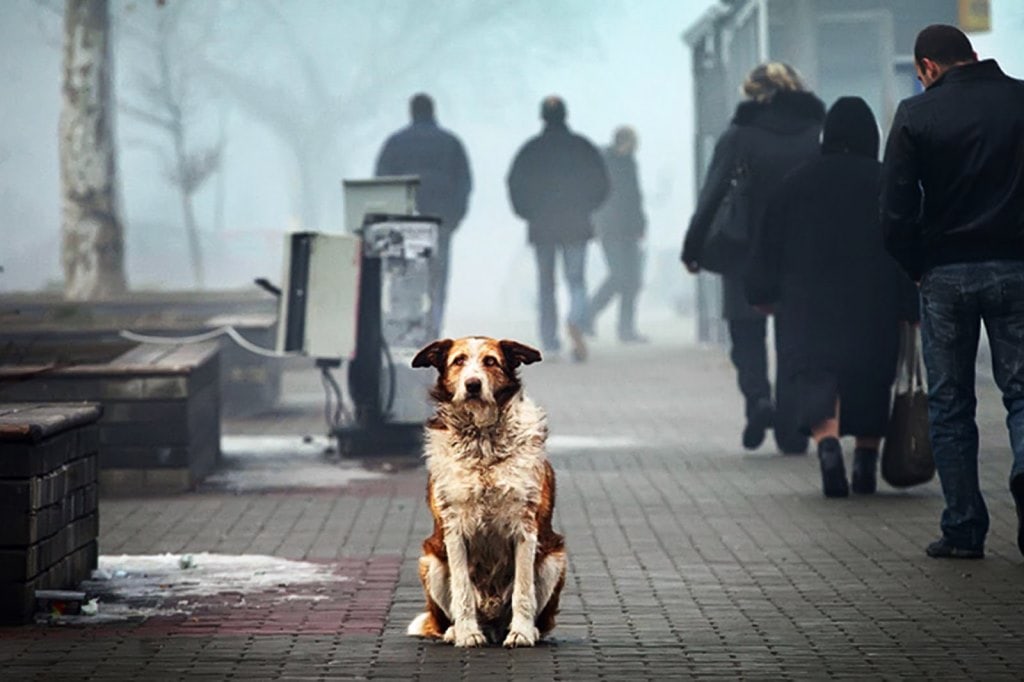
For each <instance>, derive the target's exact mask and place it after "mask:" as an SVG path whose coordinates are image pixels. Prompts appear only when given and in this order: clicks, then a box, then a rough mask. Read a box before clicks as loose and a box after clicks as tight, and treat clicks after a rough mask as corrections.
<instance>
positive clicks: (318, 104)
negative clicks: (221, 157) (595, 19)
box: [205, 0, 589, 229]
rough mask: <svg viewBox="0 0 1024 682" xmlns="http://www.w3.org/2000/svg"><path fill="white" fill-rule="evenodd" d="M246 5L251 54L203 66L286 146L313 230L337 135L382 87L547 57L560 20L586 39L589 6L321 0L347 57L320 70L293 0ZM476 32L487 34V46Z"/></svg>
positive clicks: (358, 118) (373, 103)
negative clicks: (451, 69)
mask: <svg viewBox="0 0 1024 682" xmlns="http://www.w3.org/2000/svg"><path fill="white" fill-rule="evenodd" d="M245 7H246V9H247V10H249V11H252V12H254V13H256V14H255V15H254V16H255V17H256V19H255V22H254V24H255V25H256V26H257V27H258V28H257V29H256V30H255V31H254V34H250V35H248V36H247V37H246V43H247V45H249V46H251V47H250V49H253V50H255V54H253V55H251V57H249V58H247V59H242V58H240V53H239V52H232V53H230V54H229V55H228V57H229V58H230V59H231V66H227V65H225V64H224V63H223V60H222V61H217V60H213V59H211V60H210V62H209V63H208V64H207V65H206V67H205V70H206V71H207V72H208V73H209V74H210V75H212V76H213V77H214V78H215V79H216V81H217V82H218V83H219V84H220V85H221V87H222V88H223V89H224V90H225V92H226V93H227V94H229V95H230V96H232V97H233V98H234V99H235V101H237V102H238V103H239V104H240V106H241V107H242V108H243V109H244V110H245V111H247V112H249V113H250V114H251V115H253V116H254V117H255V118H256V119H258V120H260V121H261V122H262V123H263V124H264V125H265V126H266V127H267V128H268V129H269V130H270V131H271V132H273V133H274V134H275V135H276V136H277V137H278V138H279V139H280V140H281V141H282V142H283V143H284V144H285V146H286V147H287V148H288V149H289V150H290V151H291V153H292V156H293V158H294V160H295V164H296V168H297V174H298V183H297V193H298V196H297V203H298V206H297V209H298V214H299V215H298V218H299V220H300V221H301V225H302V226H303V227H306V228H311V229H312V228H317V227H320V224H319V218H320V212H321V210H322V208H323V193H324V191H325V190H326V189H327V188H329V187H330V186H331V185H332V184H333V185H334V186H335V187H337V183H338V182H339V181H340V176H339V175H338V171H337V159H336V157H335V156H334V152H335V150H336V146H337V141H338V139H339V137H340V134H341V133H342V132H343V131H344V132H346V133H348V134H351V133H352V131H353V129H354V128H356V126H358V125H359V124H361V123H364V122H366V121H367V120H371V119H372V118H373V117H374V116H376V115H378V114H379V111H380V106H381V103H382V101H383V100H384V98H385V97H387V96H388V94H389V92H393V91H394V90H395V89H401V90H403V91H404V90H407V89H409V88H410V87H413V86H414V84H415V83H417V82H418V81H419V79H420V78H421V77H422V76H423V75H424V74H429V73H431V72H433V71H436V70H437V69H439V68H441V67H442V65H443V64H452V63H456V64H457V63H460V62H462V63H472V64H474V66H475V67H477V68H478V70H480V71H483V72H487V71H493V72H499V73H509V72H513V73H514V72H516V71H517V70H518V69H519V68H521V67H522V65H523V63H524V62H525V61H527V60H528V59H529V58H530V57H531V56H533V57H537V56H540V57H541V58H542V59H541V61H553V60H555V59H557V56H558V53H559V51H564V49H565V44H564V41H565V35H564V32H563V31H561V30H560V29H558V28H556V27H557V26H565V25H567V23H568V25H573V26H574V27H575V29H576V32H575V34H574V36H573V40H574V45H577V46H578V45H579V44H580V43H584V42H586V40H587V33H588V30H589V29H588V25H587V24H588V22H587V20H586V14H587V4H586V2H582V1H580V2H576V1H574V0H563V2H560V3H548V2H545V1H544V0H521V1H520V2H509V0H446V1H445V2H442V3H436V4H429V5H428V4H427V3H422V2H418V1H417V0H405V1H399V2H377V1H376V0H374V1H373V2H354V1H351V0H350V1H347V2H337V3H325V4H324V5H323V7H324V8H325V12H327V11H330V12H334V14H331V15H330V16H328V17H325V18H324V21H325V22H330V23H331V25H335V26H337V27H338V30H337V36H336V38H335V40H337V41H339V42H341V43H342V44H344V46H345V50H344V53H345V55H346V57H345V59H344V61H342V62H333V63H332V64H331V65H330V66H329V67H327V68H324V67H322V66H321V64H320V63H319V62H318V60H317V58H316V57H315V56H314V54H313V52H312V50H311V47H310V40H309V38H308V36H306V35H304V34H303V32H302V31H300V30H297V29H296V27H295V26H293V24H292V21H291V17H290V16H289V11H288V9H289V8H290V7H293V5H289V4H287V3H278V2H275V1H273V0H262V1H261V2H251V3H247V4H246V6H245ZM306 7H308V5H306ZM556 17H557V18H558V19H559V20H558V21H554V20H553V19H555V18H556ZM566 17H572V18H573V19H574V21H571V22H566V21H565V19H566ZM481 32H489V35H490V36H491V38H492V39H491V40H489V41H484V45H485V47H484V48H481V47H480V45H481V40H480V34H481ZM523 36H528V38H529V40H528V41H525V42H524V41H523ZM531 52H532V53H533V54H532V55H531ZM282 55H283V57H284V59H286V60H289V62H288V63H289V66H288V71H287V74H286V75H282V73H281V71H280V70H279V67H280V64H281V61H282ZM268 59H269V60H271V61H270V63H271V64H272V66H271V67H270V68H263V69H260V68H257V69H253V70H251V71H250V72H248V73H246V72H244V71H243V70H241V69H240V68H239V67H238V66H237V65H236V64H237V63H238V62H248V63H250V64H251V63H254V62H255V63H259V62H260V61H261V60H268ZM488 67H490V68H488ZM495 67H499V68H495ZM275 69H277V70H275ZM503 78H504V76H503ZM409 94H411V91H410V93H409Z"/></svg>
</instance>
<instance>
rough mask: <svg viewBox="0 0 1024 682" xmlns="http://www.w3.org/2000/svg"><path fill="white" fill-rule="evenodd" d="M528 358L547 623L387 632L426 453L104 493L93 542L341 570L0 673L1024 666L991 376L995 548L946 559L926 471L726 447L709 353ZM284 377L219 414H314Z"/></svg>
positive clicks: (724, 375)
mask: <svg viewBox="0 0 1024 682" xmlns="http://www.w3.org/2000/svg"><path fill="white" fill-rule="evenodd" d="M524 376H525V378H526V383H527V386H528V389H529V391H530V393H531V394H532V395H533V396H534V398H535V399H537V400H538V402H540V403H541V404H543V405H544V406H545V407H546V408H547V409H548V412H549V415H550V420H551V427H552V433H553V437H552V442H551V446H552V447H551V450H552V454H551V456H552V460H553V462H554V465H555V469H556V471H557V473H558V476H559V486H560V487H559V497H558V506H557V514H556V517H557V518H556V523H557V527H558V528H559V529H560V530H561V531H562V532H563V533H565V535H566V539H567V541H568V547H569V551H570V558H571V567H570V576H569V581H568V584H567V586H566V590H565V593H564V598H563V603H562V614H561V616H560V619H559V625H558V627H557V628H556V630H555V632H554V637H553V638H552V639H551V641H549V642H546V643H544V644H543V645H541V646H538V647H537V648H536V649H532V650H516V651H505V650H502V649H499V648H491V649H484V650H471V651H466V650H456V649H454V648H452V647H449V646H446V645H440V644H434V643H424V642H418V641H416V640H413V639H410V638H408V637H406V636H404V634H403V633H404V628H405V625H406V624H407V623H408V621H409V619H411V618H412V617H413V616H414V615H415V614H416V613H417V612H418V611H419V610H420V608H421V606H422V596H421V591H420V586H419V583H418V580H417V577H416V567H415V559H416V556H417V555H418V550H419V543H420V542H421V540H422V539H423V538H424V537H425V536H426V535H427V534H428V533H429V530H430V529H429V525H430V521H429V518H428V515H427V513H426V510H425V508H424V505H423V503H422V484H423V472H422V470H421V469H400V470H398V471H397V472H396V473H393V474H389V475H388V476H387V477H385V478H377V479H374V480H370V481H365V482H361V481H358V480H355V481H353V482H351V483H347V484H345V485H343V486H340V487H337V488H333V489H332V488H328V489H319V490H312V489H305V488H296V489H294V490H275V491H271V492H250V493H243V494H230V493H226V492H224V491H220V490H208V491H205V492H199V493H193V494H188V495H181V496H176V497H169V498H162V499H153V498H145V499H104V500H102V501H101V536H100V547H101V552H102V553H103V554H105V555H111V554H122V553H128V554H151V553H159V552H171V553H184V552H203V551H208V552H218V553H225V554H238V553H257V554H270V555H274V556H278V557H283V558H290V559H301V560H307V561H317V562H326V563H328V564H333V565H336V566H337V567H338V570H340V571H343V572H347V573H349V574H351V575H352V576H353V577H354V578H355V580H354V582H353V583H352V585H351V587H355V588H356V589H354V590H353V589H346V590H338V591H337V593H330V594H331V597H332V599H331V600H330V601H331V607H330V608H327V613H328V615H327V616H323V617H319V619H313V620H312V621H311V620H310V617H309V612H310V610H311V606H310V603H309V602H307V601H302V600H296V601H294V602H291V603H289V602H284V603H283V604H282V603H277V605H276V606H275V607H274V609H276V611H272V612H266V613H262V614H260V613H258V611H253V612H252V614H251V617H247V618H242V619H239V618H238V614H237V613H234V614H232V613H231V611H230V609H229V610H227V611H221V612H218V611H217V610H216V609H211V610H207V611H204V612H200V613H198V615H197V614H193V616H192V618H194V619H196V621H195V622H194V623H189V621H188V619H187V618H186V619H179V620H178V621H173V620H170V621H168V620H164V621H160V620H156V621H154V620H152V619H151V620H150V621H146V622H144V623H142V624H139V623H122V624H115V625H103V626H101V625H92V626H88V627H85V628H58V627H53V626H33V627H27V628H18V629H6V630H0V670H3V676H4V678H5V679H18V680H21V679H25V680H28V679H103V680H106V679H140V678H144V677H145V678H149V679H154V680H163V679H189V680H205V679H211V680H212V679H228V678H230V679H244V680H261V679H295V680H299V679H375V680H376V679H396V680H397V679H402V680H408V679H424V680H432V679H438V680H442V679H445V680H447V679H453V680H456V679H464V680H475V679H484V678H490V679H535V680H546V679H573V680H577V679H579V680H583V679H616V680H633V679H656V680H666V679H689V678H699V679H703V678H730V679H736V678H743V679H828V678H837V679H838V678H850V679H871V678H891V679H899V678H910V679H930V678H937V677H956V678H973V679H983V680H997V679H1021V676H1022V675H1021V672H1020V671H1022V670H1024V647H1022V646H1021V645H1020V637H1021V635H1022V634H1024V609H1022V608H1021V606H1022V604H1024V559H1022V557H1021V556H1020V555H1019V554H1018V552H1017V549H1016V547H1015V544H1014V540H1013V539H1014V531H1015V522H1016V519H1015V516H1014V513H1013V507H1012V503H1011V501H1010V497H1009V493H1008V492H1007V491H1006V490H1005V478H1006V475H1007V472H1008V470H1009V463H1010V456H1009V451H1008V446H1007V440H1006V431H1005V427H1004V425H1003V413H1002V406H1001V404H1000V403H999V401H998V398H997V396H996V395H995V393H994V389H993V387H992V386H991V385H990V384H988V383H986V384H985V385H984V386H983V388H982V392H981V399H980V405H979V412H980V419H979V422H980V427H981V432H982V438H983V476H982V478H983V485H984V490H985V492H986V496H987V500H988V503H989V507H990V511H991V514H992V530H991V532H990V536H989V543H988V547H987V553H988V556H987V558H986V559H985V560H984V561H980V562H951V561H936V560H932V559H928V558H927V557H925V556H924V554H923V546H924V544H925V543H926V542H927V541H929V540H931V539H933V537H934V536H935V535H936V533H937V519H938V514H939V511H940V509H941V497H940V496H939V492H938V486H937V483H934V482H933V483H931V484H929V485H927V486H922V487H921V488H918V489H914V490H911V491H904V492H900V491H894V490H891V489H889V488H887V487H886V486H885V485H884V484H883V485H882V486H881V490H880V492H879V494H877V495H875V496H873V497H868V498H858V497H852V498H849V499H846V500H826V499H824V498H823V497H822V496H821V493H820V490H819V485H820V483H819V479H818V473H817V467H816V461H815V460H814V459H813V458H812V457H782V456H778V455H775V454H774V453H773V452H772V450H771V449H770V448H769V447H768V446H767V445H766V446H765V447H764V448H763V449H762V450H760V451H758V452H755V453H745V452H743V451H742V450H741V449H740V448H739V435H738V433H739V429H740V426H741V423H740V419H739V412H740V400H739V397H738V395H737V394H736V391H735V389H734V388H733V378H732V374H731V372H730V370H729V366H728V361H727V360H726V358H725V357H724V355H723V354H722V353H721V352H720V351H716V350H699V349H693V348H686V349H684V348H681V347H675V346H671V345H665V344H662V345H655V346H653V347H650V348H645V349H638V350H635V351H633V350H626V349H620V348H617V347H614V346H601V345H598V346H597V348H596V350H595V353H594V358H593V361H592V362H591V363H590V364H588V365H587V366H585V367H581V366H574V365H570V364H553V363H551V364H548V363H541V364H540V365H536V366H533V367H529V368H525V370H524ZM983 381H986V380H983ZM289 382H290V383H289V394H290V395H292V396H293V397H295V400H296V405H300V406H301V405H306V407H308V409H305V408H302V409H300V408H299V407H295V406H293V408H292V409H289V410H285V411H282V413H281V414H280V415H278V416H276V417H273V418H270V417H268V418H265V419H262V420H258V421H251V422H234V423H230V424H228V425H227V428H226V430H227V431H228V432H232V433H246V434H260V433H264V434H267V433H269V434H282V433H297V434H303V433H317V432H319V431H320V430H322V428H321V426H320V421H319V420H320V419H321V417H320V409H319V405H318V404H317V403H316V399H315V390H316V388H315V386H316V384H315V375H312V373H310V374H309V375H306V374H305V373H303V374H301V375H294V376H291V377H289ZM343 584H345V583H343ZM260 599H264V601H266V597H265V596H264V597H260V596H259V595H253V596H247V601H252V602H253V603H254V604H255V605H256V606H257V607H258V606H259V605H260V603H261V602H260ZM101 608H102V605H101ZM268 608H269V607H268ZM218 613H220V614H222V615H223V620H221V621H218ZM310 623H312V625H310ZM304 624H305V625H304ZM197 626H202V627H197ZM332 627H334V628H335V629H334V630H332V629H331V628H332ZM8 676H9V677H8Z"/></svg>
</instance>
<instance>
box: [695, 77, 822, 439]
mask: <svg viewBox="0 0 1024 682" xmlns="http://www.w3.org/2000/svg"><path fill="white" fill-rule="evenodd" d="M743 91H744V93H745V94H746V96H747V97H748V98H749V99H748V100H746V101H744V102H741V103H740V104H739V106H738V107H736V113H735V115H734V116H733V119H732V123H731V124H730V126H729V128H728V129H727V130H726V131H725V132H724V133H722V136H721V137H720V138H719V140H718V144H717V145H716V146H715V153H714V156H713V157H712V159H711V165H710V167H709V168H708V173H707V178H706V179H705V181H704V186H703V187H702V189H701V192H700V196H699V198H698V200H697V210H696V211H695V212H694V214H693V218H692V219H691V220H690V227H689V229H688V230H687V233H686V239H685V242H684V244H683V253H682V261H683V264H684V265H685V266H686V268H687V270H689V271H690V272H691V273H697V272H698V271H699V270H700V269H701V249H702V248H703V245H704V240H705V237H706V236H707V233H708V228H709V227H710V226H711V223H712V221H713V219H714V217H715V213H716V212H717V211H718V208H719V206H720V205H721V204H722V200H723V198H724V197H725V195H726V192H727V191H728V189H729V188H730V186H731V181H732V178H733V176H734V174H735V173H736V172H737V170H738V169H740V168H741V167H742V168H743V169H745V172H747V173H748V192H749V193H748V195H747V204H748V206H747V211H746V214H747V215H748V217H749V221H750V224H749V225H748V226H747V231H748V232H749V233H751V234H752V233H753V232H754V230H755V229H756V226H757V225H758V224H759V222H760V219H761V215H762V214H763V213H764V207H765V205H766V204H767V203H768V199H769V198H770V197H771V196H772V194H773V193H774V192H775V189H776V188H777V187H778V185H779V183H780V182H781V181H782V178H783V177H784V176H785V175H786V173H788V172H789V171H790V170H792V169H793V168H795V167H796V166H798V165H799V164H800V163H802V162H803V161H806V160H807V159H810V158H811V157H813V156H816V155H817V154H818V136H819V134H820V133H821V122H822V120H823V119H824V118H825V106H824V105H823V104H822V103H821V100H819V99H818V98H817V97H815V96H814V95H813V94H812V93H810V92H806V91H805V90H804V85H803V83H802V82H801V80H800V77H799V76H798V75H797V73H796V71H795V70H794V69H793V68H792V67H791V66H789V65H788V64H782V63H780V62H769V63H767V64H762V65H760V66H758V67H756V68H754V70H753V71H751V72H750V75H749V76H748V77H747V80H746V81H745V82H744V84H743ZM743 270H744V264H742V263H740V264H737V274H735V275H731V276H725V277H723V278H722V289H723V304H722V308H723V316H724V317H725V319H726V320H728V322H729V337H730V339H731V341H732V349H731V352H730V357H731V359H732V362H733V364H734V365H735V366H736V373H737V378H738V380H739V387H740V391H741V392H742V393H743V397H744V399H745V402H746V417H747V424H746V427H745V428H744V429H743V446H744V447H746V448H748V449H751V450H753V449H756V448H758V447H760V445H761V443H762V442H763V441H764V437H765V430H766V429H767V428H768V427H769V426H772V428H774V431H775V442H776V444H777V445H778V447H779V450H781V451H782V452H783V453H787V454H803V453H804V452H805V451H806V450H807V437H806V436H805V435H803V434H802V433H800V430H799V428H798V425H797V419H796V415H795V409H794V408H793V405H792V402H793V400H794V398H795V396H794V395H793V394H792V392H791V391H790V387H789V386H788V385H786V383H785V382H784V381H782V377H783V376H785V375H786V372H785V370H786V368H785V367H781V366H780V367H778V368H777V370H778V371H777V372H776V382H775V406H774V409H773V406H772V397H771V393H772V389H771V384H770V382H769V381H768V350H767V346H766V343H767V341H766V339H767V321H766V318H765V316H764V315H763V314H761V313H760V312H758V311H756V310H754V309H753V308H751V307H750V305H749V304H748V303H747V300H746V296H745V294H744V292H743ZM775 340H776V344H778V343H779V342H780V339H779V334H778V330H776V336H775ZM773 424H774V425H773Z"/></svg>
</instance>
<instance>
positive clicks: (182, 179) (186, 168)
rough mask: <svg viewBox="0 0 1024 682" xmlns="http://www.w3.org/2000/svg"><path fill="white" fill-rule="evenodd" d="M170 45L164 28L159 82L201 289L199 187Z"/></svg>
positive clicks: (194, 275)
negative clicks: (196, 193)
mask: <svg viewBox="0 0 1024 682" xmlns="http://www.w3.org/2000/svg"><path fill="white" fill-rule="evenodd" d="M168 49H169V48H168V45H167V33H166V32H165V31H162V32H161V43H160V51H159V58H160V86H161V89H162V92H163V94H164V97H165V103H166V107H167V111H168V114H169V115H170V121H169V123H170V126H169V132H170V133H171V139H172V141H173V143H174V167H175V171H174V172H175V176H176V178H177V185H178V191H179V194H180V199H181V215H182V218H183V220H184V221H185V235H186V237H187V238H188V255H189V260H190V261H191V262H192V278H193V279H194V280H195V283H196V286H197V287H199V288H200V289H202V288H203V287H204V279H203V272H204V270H203V252H202V247H201V245H200V242H199V227H198V226H197V225H196V214H195V210H194V209H193V208H192V194H193V192H194V191H195V190H196V184H195V182H194V178H193V177H192V168H191V164H190V162H189V157H188V150H187V146H186V144H185V121H184V113H183V112H182V110H181V107H180V106H179V105H178V104H177V103H176V101H175V98H174V92H173V89H174V85H173V79H172V78H171V65H170V62H169V55H168Z"/></svg>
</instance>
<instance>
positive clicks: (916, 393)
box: [881, 324, 935, 488]
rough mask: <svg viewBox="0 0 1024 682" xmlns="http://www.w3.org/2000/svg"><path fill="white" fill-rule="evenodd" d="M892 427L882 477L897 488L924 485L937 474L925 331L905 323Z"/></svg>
mask: <svg viewBox="0 0 1024 682" xmlns="http://www.w3.org/2000/svg"><path fill="white" fill-rule="evenodd" d="M900 336H901V338H900V341H901V343H900V359H899V365H898V366H899V372H898V374H897V378H896V389H895V396H894V397H893V402H892V414H891V416H890V417H889V428H888V430H887V431H886V434H885V444H884V446H883V448H882V467H881V468H882V478H883V479H884V480H885V482H886V483H888V484H889V485H891V486H893V487H894V488H907V487H910V486H914V485H921V484H922V483H927V482H928V481H930V480H932V478H933V477H934V476H935V460H934V458H933V457H932V444H931V439H930V437H929V435H928V394H927V392H926V389H925V385H924V362H923V361H922V359H921V332H920V330H919V329H918V328H917V327H916V326H911V325H909V324H905V325H903V327H902V330H901V334H900Z"/></svg>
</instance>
